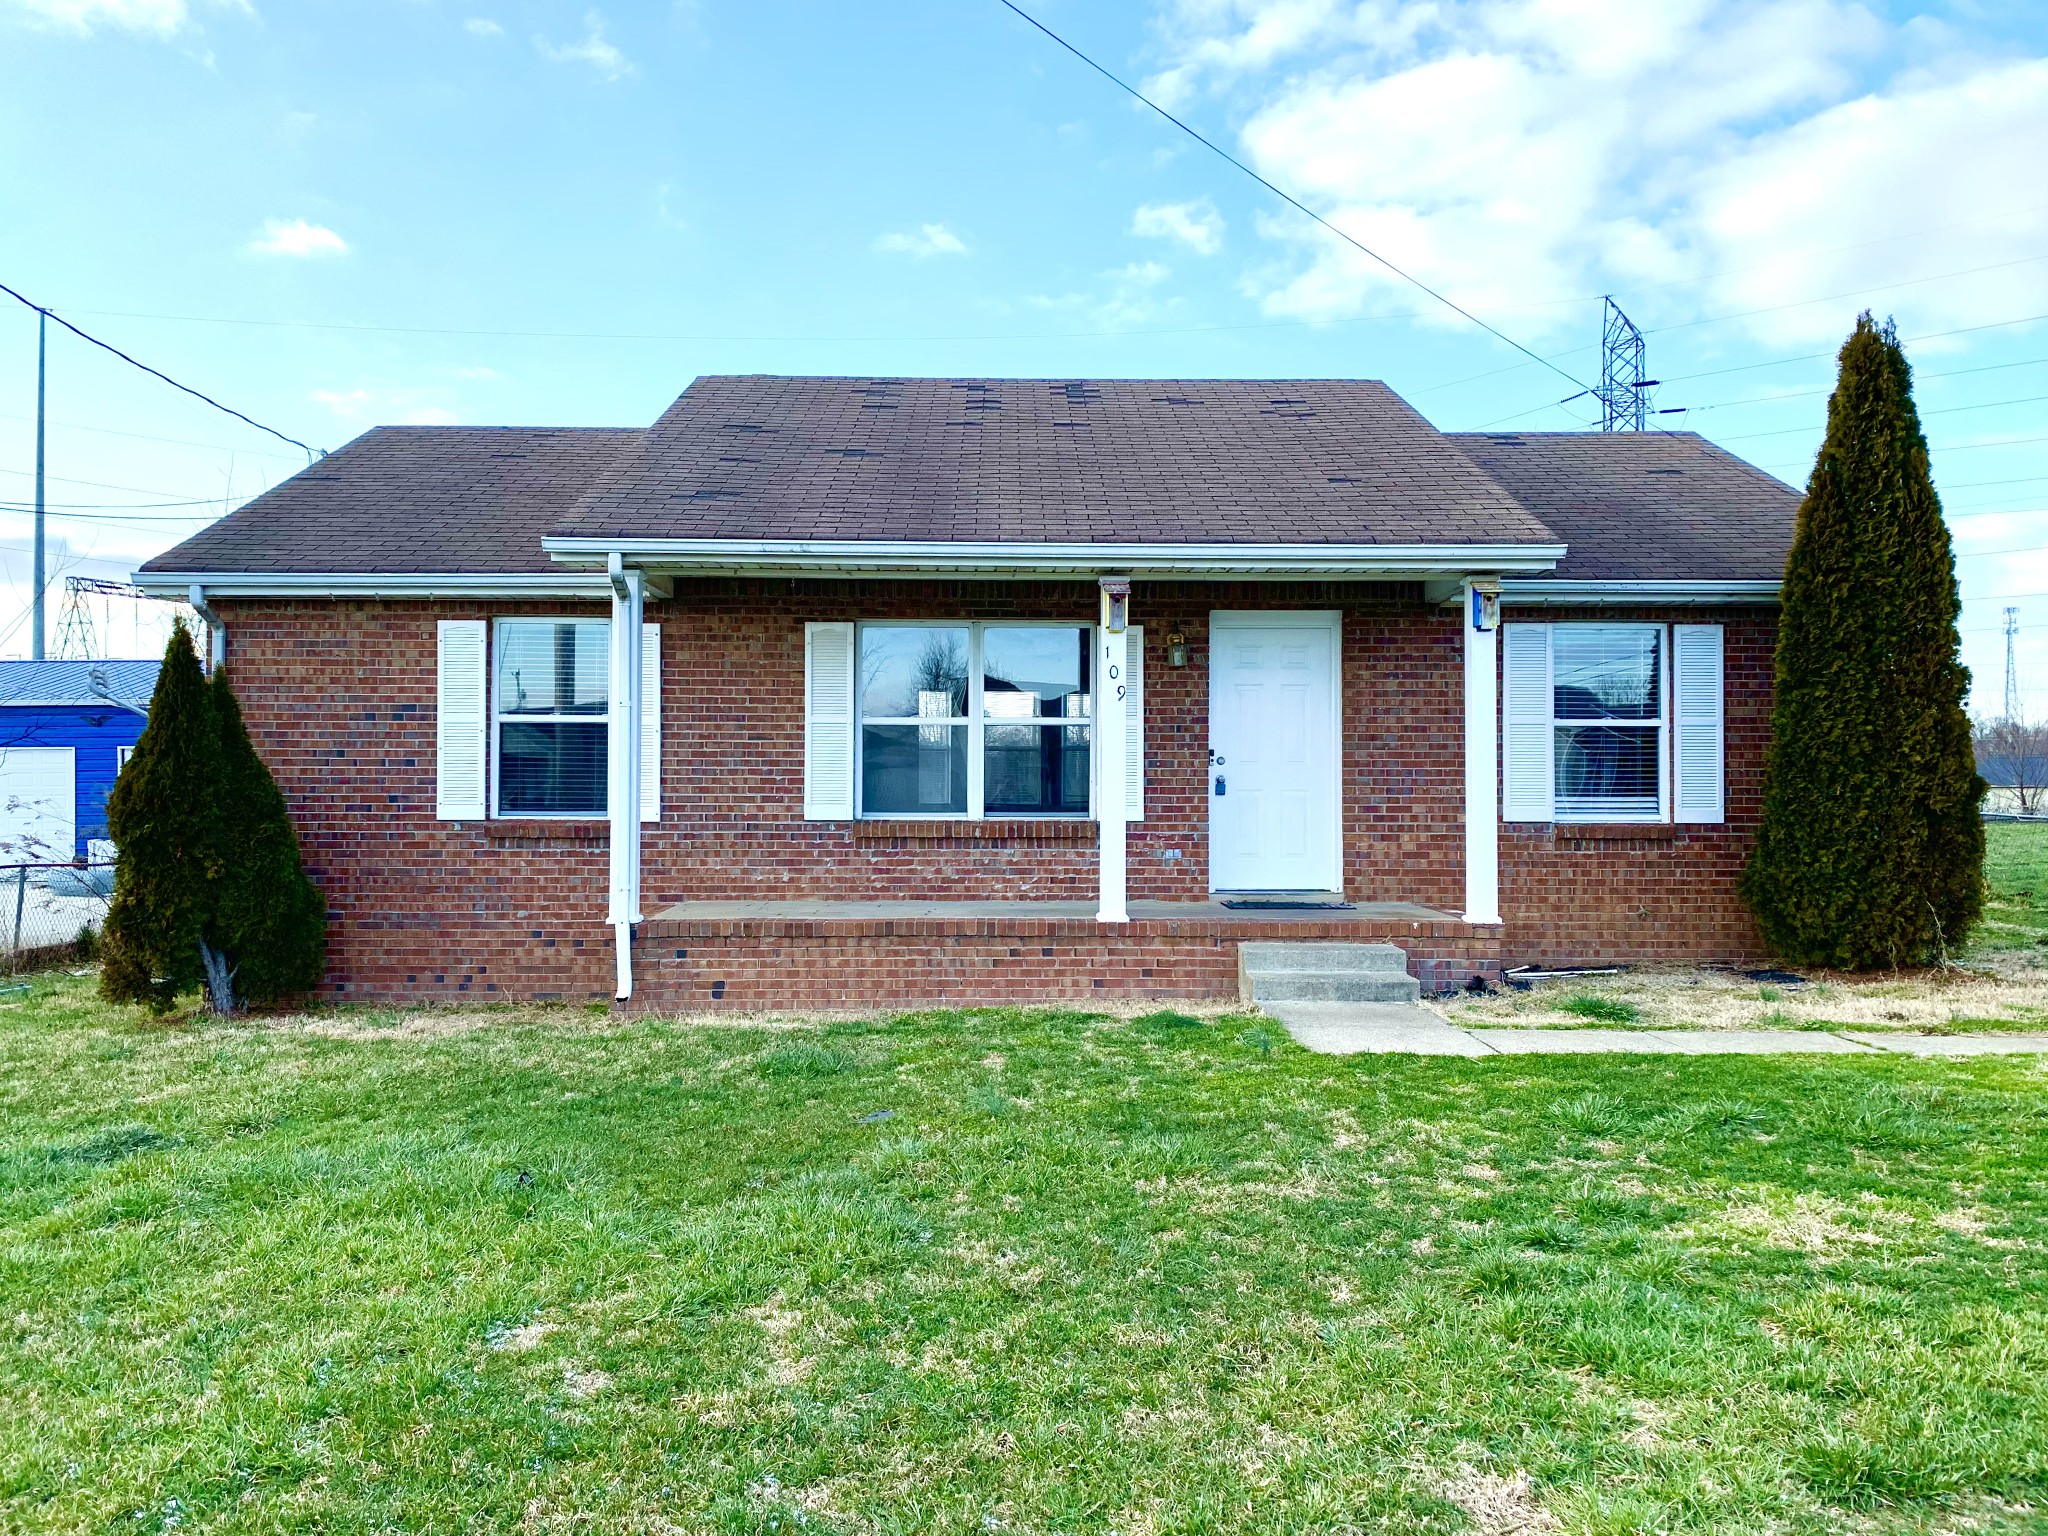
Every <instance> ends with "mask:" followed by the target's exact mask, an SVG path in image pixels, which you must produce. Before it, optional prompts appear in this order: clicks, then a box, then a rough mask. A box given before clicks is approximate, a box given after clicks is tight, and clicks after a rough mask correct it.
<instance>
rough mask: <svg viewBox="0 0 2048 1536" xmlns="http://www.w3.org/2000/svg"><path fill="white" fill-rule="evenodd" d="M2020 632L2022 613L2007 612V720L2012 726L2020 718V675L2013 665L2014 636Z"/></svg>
mask: <svg viewBox="0 0 2048 1536" xmlns="http://www.w3.org/2000/svg"><path fill="white" fill-rule="evenodd" d="M2019 632H2020V611H2019V609H2017V608H2008V609H2006V610H2005V720H2006V724H2008V725H2010V724H2012V723H2013V722H2014V721H2016V720H2018V719H2019V717H2020V675H2019V672H2018V670H2017V669H2016V668H2015V667H2014V666H2013V664H2012V640H2013V636H2014V635H2017V634H2018V633H2019Z"/></svg>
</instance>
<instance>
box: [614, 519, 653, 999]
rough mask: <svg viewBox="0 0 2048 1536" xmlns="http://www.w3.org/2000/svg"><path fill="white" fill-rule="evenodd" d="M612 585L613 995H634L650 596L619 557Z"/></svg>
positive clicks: (617, 557)
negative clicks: (644, 648)
mask: <svg viewBox="0 0 2048 1536" xmlns="http://www.w3.org/2000/svg"><path fill="white" fill-rule="evenodd" d="M607 569H608V574H609V575H610V577H611V584H612V634H611V639H612V648H611V684H612V687H611V718H610V727H611V729H610V733H609V736H608V739H607V741H606V743H605V751H606V756H607V759H608V772H607V774H606V779H607V784H606V789H607V794H606V803H607V805H608V806H609V808H610V813H611V901H610V905H609V910H608V912H607V915H606V918H605V920H606V921H607V922H609V923H610V924H611V925H612V932H613V936H614V938H613V943H614V947H615V952H616V955H617V959H618V983H617V986H616V987H615V989H614V991H613V994H612V995H613V996H614V997H616V998H618V999H619V1001H621V1002H624V1001H625V1000H626V999H628V998H630V997H631V996H632V995H633V925H634V924H635V923H637V922H639V921H640V625H641V615H642V612H643V602H644V597H645V586H644V581H643V578H642V576H641V573H640V572H639V571H637V570H628V569H627V568H626V565H625V561H624V560H623V559H622V558H621V557H620V556H618V555H616V554H614V555H613V556H612V557H611V559H610V561H609V562H608V567H607Z"/></svg>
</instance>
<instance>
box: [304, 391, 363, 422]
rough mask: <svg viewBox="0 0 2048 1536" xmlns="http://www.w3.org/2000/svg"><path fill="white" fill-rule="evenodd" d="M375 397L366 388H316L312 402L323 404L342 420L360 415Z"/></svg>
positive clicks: (352, 418) (348, 419)
mask: <svg viewBox="0 0 2048 1536" xmlns="http://www.w3.org/2000/svg"><path fill="white" fill-rule="evenodd" d="M375 398H376V397H375V396H374V395H372V394H371V393H370V392H369V391H368V390H367V389H316V390H314V391H313V403H314V404H315V405H324V406H326V407H327V409H328V410H330V411H332V412H334V414H335V415H337V416H339V417H341V418H342V419H343V420H344V421H352V420H354V419H356V418H357V417H360V416H361V415H362V414H363V412H364V411H365V410H367V409H368V408H369V405H370V402H371V401H372V400H373V399H375Z"/></svg>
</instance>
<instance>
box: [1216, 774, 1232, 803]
mask: <svg viewBox="0 0 2048 1536" xmlns="http://www.w3.org/2000/svg"><path fill="white" fill-rule="evenodd" d="M1228 788H1229V783H1228V781H1227V780H1226V779H1225V778H1224V777H1223V775H1222V774H1220V773H1219V774H1217V775H1216V797H1217V798H1218V799H1219V800H1220V799H1221V798H1222V797H1223V796H1224V794H1225V793H1227V792H1228Z"/></svg>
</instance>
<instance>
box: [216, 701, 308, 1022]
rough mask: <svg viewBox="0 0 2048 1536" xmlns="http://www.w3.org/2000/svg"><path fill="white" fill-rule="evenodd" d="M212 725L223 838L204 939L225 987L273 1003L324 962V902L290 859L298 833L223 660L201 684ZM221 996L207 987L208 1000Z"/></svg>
mask: <svg viewBox="0 0 2048 1536" xmlns="http://www.w3.org/2000/svg"><path fill="white" fill-rule="evenodd" d="M208 692H209V693H210V694H211V695H212V698H213V717H214V721H215V723H216V726H217V728H218V730H219V732H220V783H219V795H220V808H221V836H222V840H223V846H224V847H226V848H227V849H228V850H229V851H230V855H229V857H228V858H227V859H226V860H225V861H224V863H223V866H222V869H221V874H220V877H219V879H218V880H217V881H215V883H214V899H213V905H212V915H211V919H210V921H209V922H208V923H207V933H206V938H207V942H208V944H209V945H210V946H211V947H212V948H213V949H214V950H216V951H217V952H218V953H219V955H220V956H221V958H222V960H223V961H224V962H225V968H226V972H227V978H228V981H227V990H229V991H230V992H232V993H234V994H238V996H239V999H240V1000H241V1001H246V1002H251V1003H268V1002H274V1001H276V1000H277V999H278V998H280V997H284V996H288V995H289V994H291V993H294V992H310V991H312V990H313V988H315V987H317V986H318V985H319V984H320V976H321V973H322V972H323V971H324V970H325V969H326V964H327V903H326V900H325V898H323V897H322V896H321V894H320V892H319V891H318V890H317V889H316V888H315V887H314V885H313V882H312V881H310V880H308V879H307V878H306V873H305V870H304V868H303V867H302V866H301V865H300V863H299V837H298V834H297V833H296V832H295V831H293V830H292V821H291V816H290V813H289V812H287V811H286V809H285V803H284V794H283V792H282V791H280V790H279V789H278V787H277V780H275V779H273V778H272V777H271V776H270V770H269V769H268V768H266V767H264V766H263V759H262V758H260V757H258V756H257V755H256V744H255V743H254V742H252V741H251V740H250V739H249V729H248V727H247V726H246V725H244V724H243V723H242V706H241V705H240V704H239V703H237V702H236V700H235V694H234V690H233V689H232V688H230V687H229V686H228V674H227V669H226V668H225V667H217V668H215V669H214V674H213V681H212V682H211V683H210V684H209V685H208ZM222 1001H223V999H221V998H219V997H218V996H216V998H215V1005H216V1006H219V1005H220V1004H221V1002H222Z"/></svg>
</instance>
